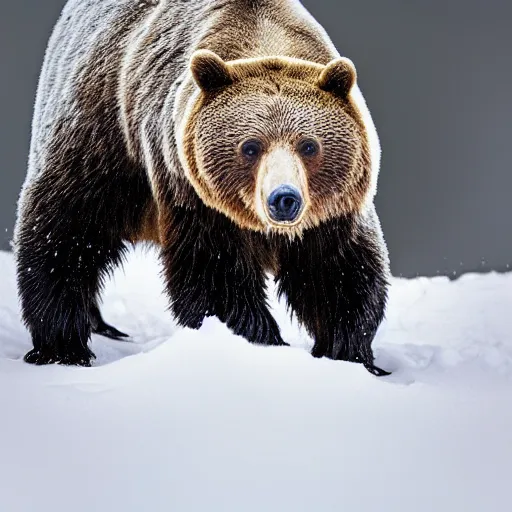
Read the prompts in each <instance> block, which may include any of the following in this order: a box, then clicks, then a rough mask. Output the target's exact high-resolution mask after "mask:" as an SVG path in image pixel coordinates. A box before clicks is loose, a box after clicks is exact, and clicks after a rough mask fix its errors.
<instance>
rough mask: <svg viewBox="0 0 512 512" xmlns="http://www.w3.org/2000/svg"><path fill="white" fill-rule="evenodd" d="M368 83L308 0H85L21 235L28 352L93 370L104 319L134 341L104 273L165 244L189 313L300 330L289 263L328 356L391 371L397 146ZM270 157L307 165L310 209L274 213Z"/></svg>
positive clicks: (74, 18)
mask: <svg viewBox="0 0 512 512" xmlns="http://www.w3.org/2000/svg"><path fill="white" fill-rule="evenodd" d="M198 50H209V51H211V52H215V54H211V53H209V52H202V53H201V52H199V53H198ZM355 81H356V75H355V70H354V69H353V66H352V64H351V63H350V61H348V60H340V59H339V54H338V53H337V51H336V50H335V48H334V47H333V45H332V43H331V42H330V40H329V38H328V37H327V35H326V34H325V32H324V31H323V29H322V28H321V27H320V26H319V25H318V24H317V23H316V22H315V21H314V20H313V19H312V18H311V17H310V16H309V14H308V13H307V12H306V11H305V10H304V8H303V7H302V6H301V5H300V3H299V2H298V1H295V0H213V1H210V0H208V1H207V0H194V1H193V2H178V1H176V0H160V1H157V0H155V1H149V0H146V1H144V0H142V1H141V0H70V1H69V2H68V4H67V5H66V7H65V9H64V11H63V14H62V16H61V18H60V20H59V22H58V24H57V26H56V29H55V31H54V33H53V35H52V38H51V41H50V44H49V48H48V51H47V55H46V59H45V64H44V67H43V72H42V75H41V80H40V84H39V90H38V97H37V102H36V108H35V115H34V123H33V139H32V146H31V154H30V162H29V171H28V174H27V179H26V182H25V184H24V187H23V190H22V194H21V197H20V202H19V212H18V222H17V226H16V233H15V247H16V255H17V262H18V284H19V292H20V297H21V304H22V311H23V318H24V321H25V323H26V325H27V327H28V328H29V330H30V332H31V334H32V340H33V344H34V349H33V350H32V351H31V352H29V353H28V354H27V356H26V360H27V361H28V362H32V363H35V364H47V363H52V362H61V363H64V364H77V365H84V366H87V365H89V364H90V361H91V358H92V357H94V355H93V354H92V352H91V351H90V349H89V348H88V341H89V338H90V334H91V330H92V329H94V330H95V332H100V333H102V334H105V335H110V336H112V337H120V336H122V333H120V332H119V331H117V330H115V329H114V328H112V327H111V326H109V325H108V324H105V322H104V321H103V319H102V318H101V315H100V313H99V309H98V307H97V303H98V299H99V294H100V291H101V287H102V284H103V281H104V279H105V277H106V276H107V275H108V273H109V272H110V271H111V270H112V269H113V268H114V267H115V265H117V264H119V263H120V261H121V260H122V257H123V254H124V252H125V250H126V243H136V242H140V241H150V242H153V243H155V244H157V245H158V246H159V247H160V249H161V257H162V261H163V265H164V277H165V286H166V291H167V293H168V296H169V300H170V305H171V309H172V312H173V314H174V315H175V317H176V319H177V321H178V322H179V323H180V324H181V325H183V326H187V327H191V328H198V327H200V326H201V324H202V322H203V320H204V318H205V317H206V316H210V315H216V316H217V317H219V318H220V319H221V320H222V321H223V322H225V323H226V324H227V325H228V327H230V328H231V329H232V330H233V332H235V333H236V334H239V335H242V336H244V337H245V338H247V339H248V340H249V341H251V342H254V343H260V344H266V345H282V344H284V342H283V340H282V339H281V335H280V333H279V328H278V326H277V324H276V322H275V320H274V319H273V318H272V316H271V314H270V312H269V309H268V306H267V302H266V300H267V299H266V289H265V273H266V272H271V273H272V274H273V275H274V276H275V279H276V280H277V281H278V283H279V290H280V293H281V294H283V295H284V296H285V297H286V299H287V301H288V304H289V306H290V308H291V310H292V311H293V312H294V313H295V314H296V315H297V317H298V319H299V320H300V321H301V322H302V323H303V324H304V326H305V327H306V328H307V330H308V332H309V333H310V334H311V335H312V336H313V337H314V339H315V346H314V349H313V355H315V356H318V357H321V356H327V357H331V358H334V359H343V360H349V361H355V362H361V363H363V364H364V365H365V366H366V367H367V368H368V369H369V370H370V371H372V372H373V373H375V374H377V375H381V374H383V373H385V372H383V371H382V370H380V369H378V368H376V367H375V366H374V364H373V354H372V350H371V342H372V340H373V337H374V334H375V332H376V330H377V328H378V326H379V324H380V322H381V320H382V318H383V315H384V309H385V304H386V290H387V278H388V259H387V252H386V247H385V244H384V241H383V238H382V234H381V230H380V225H379V222H378V219H377V216H376V213H375V209H374V207H373V197H374V194H375V189H376V181H377V174H378V169H379V161H380V150H379V145H378V138H377V134H376V132H375V128H374V126H373V123H372V120H371V117H370V114H369V112H368V110H367V108H366V105H365V103H364V100H363V97H362V95H361V93H360V91H359V88H358V86H357V84H356V83H355ZM254 134H257V135H258V137H259V138H260V139H261V140H262V141H263V146H264V150H265V155H264V158H263V159H262V160H261V162H259V163H255V164H254V165H250V164H249V163H248V162H247V161H244V160H243V159H240V154H239V153H238V152H237V150H238V149H237V148H238V147H239V144H240V141H241V140H243V138H244V137H246V136H248V135H254ZM306 135H312V136H314V137H316V138H317V139H318V140H320V141H321V143H322V145H321V148H322V150H321V152H320V153H319V154H318V155H316V156H315V157H314V158H311V159H301V158H299V156H297V154H296V153H295V151H296V147H297V144H298V143H299V142H300V140H301V137H303V136H306ZM276 148H277V149H276ZM271 154H272V155H274V156H275V155H281V154H285V156H286V155H288V156H286V158H289V160H290V161H293V162H295V164H294V165H296V169H297V171H296V176H298V178H297V180H298V183H299V184H300V186H301V187H302V189H301V190H302V192H303V195H304V198H305V203H306V206H305V208H304V212H303V215H302V217H301V219H300V222H297V223H296V224H295V225H293V226H292V225H289V226H288V225H274V224H272V223H271V222H267V220H268V219H267V218H266V216H265V211H264V207H263V206H262V202H261V198H262V197H263V196H262V192H261V191H262V190H263V189H262V187H264V182H265V180H266V179H267V175H268V174H269V173H271V172H273V171H272V166H273V165H274V164H273V162H279V158H278V157H275V158H277V160H276V159H274V160H271V157H270V156H268V155H271ZM267 157H268V158H267ZM265 158H267V160H265ZM272 158H273V157H272ZM264 162H266V164H264ZM269 162H270V163H269ZM265 165H266V167H265Z"/></svg>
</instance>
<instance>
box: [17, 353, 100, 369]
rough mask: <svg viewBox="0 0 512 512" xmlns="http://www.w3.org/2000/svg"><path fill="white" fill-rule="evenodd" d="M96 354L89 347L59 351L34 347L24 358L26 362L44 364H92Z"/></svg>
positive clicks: (85, 365) (86, 365)
mask: <svg viewBox="0 0 512 512" xmlns="http://www.w3.org/2000/svg"><path fill="white" fill-rule="evenodd" d="M95 358H96V356H95V355H94V353H93V352H91V351H90V350H89V349H86V350H80V351H74V352H67V353H58V352H57V351H55V350H52V349H32V350H31V351H30V352H27V354H26V355H25V357H24V358H23V359H24V361H25V362H26V363H29V364H35V365H37V366H42V365H46V364H62V365H65V366H84V367H89V366H91V359H95Z"/></svg>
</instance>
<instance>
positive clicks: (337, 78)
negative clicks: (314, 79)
mask: <svg viewBox="0 0 512 512" xmlns="http://www.w3.org/2000/svg"><path fill="white" fill-rule="evenodd" d="M356 80H357V73H356V68H355V67H354V64H353V63H352V61H351V60H350V59H347V58H346V57H340V58H339V59H335V60H333V61H331V62H329V64H327V66H325V69H324V70H323V71H322V73H321V74H320V78H319V79H318V87H320V89H322V90H324V91H327V92H331V93H333V94H336V96H339V97H340V98H343V99H345V98H346V97H347V96H348V95H349V93H350V91H351V89H352V87H353V86H354V84H355V83H356Z"/></svg>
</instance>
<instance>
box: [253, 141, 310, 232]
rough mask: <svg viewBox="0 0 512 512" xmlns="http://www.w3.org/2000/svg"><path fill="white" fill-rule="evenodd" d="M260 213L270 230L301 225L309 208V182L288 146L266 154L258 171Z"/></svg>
mask: <svg viewBox="0 0 512 512" xmlns="http://www.w3.org/2000/svg"><path fill="white" fill-rule="evenodd" d="M256 188H257V192H256V210H257V212H258V216H259V218H260V220H261V221H262V222H263V223H264V224H265V225H266V226H268V227H270V228H291V227H294V226H297V225H299V224H300V223H301V222H302V220H303V218H304V215H305V213H306V211H307V209H308V207H309V195H308V180H307V174H306V169H305V168H304V165H303V163H302V161H301V159H300V158H299V157H298V156H297V155H296V154H295V152H294V151H293V150H292V149H291V148H288V147H283V146H278V147H275V148H274V149H272V150H271V151H270V152H269V153H268V154H266V155H265V156H264V157H263V159H262V161H261V164H260V167H259V170H258V181H257V187H256Z"/></svg>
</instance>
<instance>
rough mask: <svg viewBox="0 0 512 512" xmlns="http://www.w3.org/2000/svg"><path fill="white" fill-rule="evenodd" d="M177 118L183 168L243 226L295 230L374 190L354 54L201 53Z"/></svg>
mask: <svg viewBox="0 0 512 512" xmlns="http://www.w3.org/2000/svg"><path fill="white" fill-rule="evenodd" d="M190 71H191V76H192V77H193V80H192V81H190V83H189V86H188V87H189V90H190V94H189V95H188V99H187V101H186V105H185V106H184V108H183V109H182V110H183V114H182V115H181V119H180V121H181V122H178V123H177V128H178V129H177V143H178V148H179V152H180V161H181V164H182V166H183V168H184V171H185V174H186V176H187V178H188V180H189V181H190V183H191V184H192V186H193V187H194V189H195V191H196V193H197V194H198V195H199V197H200V198H201V199H202V201H203V202H204V203H205V204H206V205H208V206H210V207H212V208H215V209H216V210H218V211H220V212H222V213H224V214H225V215H226V216H227V217H229V218H231V219H232V220H233V221H234V222H235V223H236V224H237V225H239V226H240V227H242V228H247V229H252V230H256V231H265V232H268V231H274V232H279V233H282V234H285V233H286V234H289V235H292V236H295V235H297V234H300V233H301V232H302V231H303V230H304V229H307V228H310V227H313V226H316V225H318V224H319V223H321V222H322V221H325V220H327V219H329V218H332V217H339V216H343V215H347V214H351V213H357V212H359V211H361V210H363V209H364V208H365V206H366V205H367V204H368V202H369V201H371V200H372V199H373V195H374V193H375V186H376V183H375V182H376V175H377V172H378V165H379V157H380V152H379V148H378V138H377V135H376V132H375V129H374V127H373V123H372V121H371V117H370V115H369V112H368V111H367V109H366V105H365V104H364V100H363V99H362V95H361V94H360V92H359V89H358V88H357V85H356V71H355V68H354V66H353V64H352V62H351V61H350V60H348V59H346V58H338V59H335V60H333V61H332V62H330V63H328V64H327V65H320V64H316V63H312V62H307V61H302V60H298V59H292V58H287V57H271V58H255V59H244V60H238V61H229V62H225V61H223V60H222V59H221V58H220V57H219V56H218V55H217V54H215V53H213V52H211V51H208V50H199V51H197V52H195V53H194V55H193V56H192V59H191V63H190Z"/></svg>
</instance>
